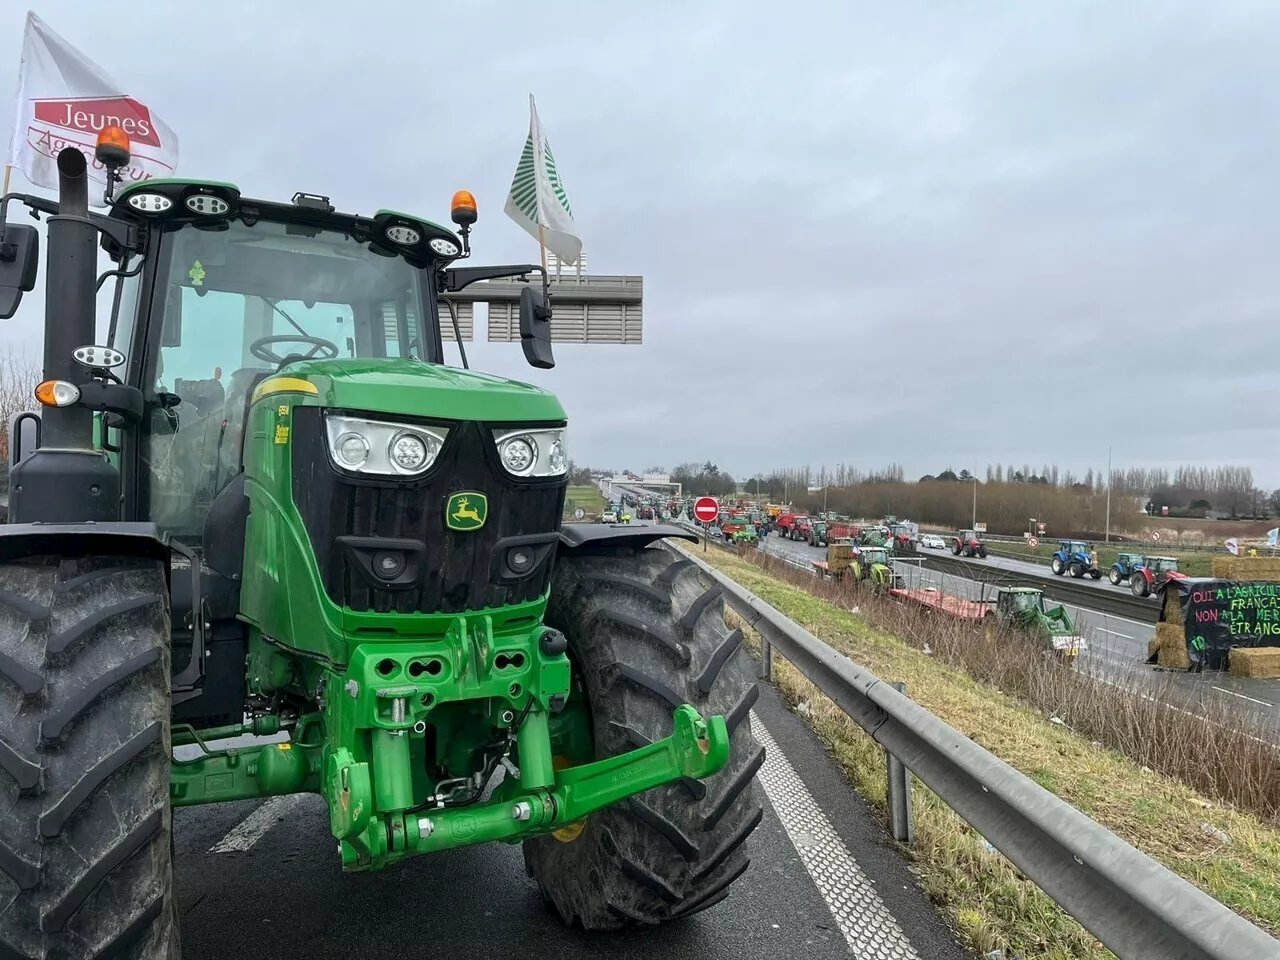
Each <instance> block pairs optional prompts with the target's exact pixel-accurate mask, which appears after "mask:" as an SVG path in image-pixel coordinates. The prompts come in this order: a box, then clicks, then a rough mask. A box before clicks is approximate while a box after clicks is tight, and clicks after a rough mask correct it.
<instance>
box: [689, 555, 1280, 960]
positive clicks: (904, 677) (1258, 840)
mask: <svg viewBox="0 0 1280 960" xmlns="http://www.w3.org/2000/svg"><path fill="white" fill-rule="evenodd" d="M698 555H699V558H700V559H705V560H706V561H707V562H709V563H711V564H712V565H714V566H715V567H717V568H718V569H719V570H721V571H722V572H723V573H725V574H726V575H728V576H729V577H731V578H732V579H733V580H735V581H736V582H738V583H740V584H742V585H743V586H744V587H746V588H747V589H748V590H750V591H752V592H753V593H755V594H757V595H758V596H760V597H761V598H762V599H764V600H766V601H767V602H768V603H770V604H772V605H773V606H774V607H776V608H777V609H778V610H779V611H781V612H782V613H784V614H785V615H786V616H788V617H790V618H791V619H793V620H795V621H796V622H797V623H799V624H801V625H802V626H804V627H805V628H806V629H807V630H809V631H811V632H812V633H813V634H815V635H816V636H818V637H819V638H821V639H822V640H824V641H825V642H826V643H828V644H830V645H831V646H832V647H834V648H835V649H837V650H839V651H840V652H842V653H843V654H845V655H846V656H848V657H849V658H850V659H851V660H853V661H854V662H855V663H857V664H859V665H861V666H863V667H866V668H867V669H869V670H871V671H872V672H873V673H874V674H876V675H877V676H879V677H881V678H883V679H884V680H886V681H901V682H904V683H905V684H906V688H907V693H908V695H909V696H910V697H911V699H912V700H914V701H915V702H917V703H919V704H920V705H921V706H923V707H925V708H926V709H928V710H929V711H931V712H932V713H934V714H935V715H937V716H938V717H939V718H941V719H942V720H943V721H945V722H946V723H948V724H950V725H951V726H952V727H954V728H955V729H957V730H959V731H960V732H962V733H964V734H966V735H967V736H969V737H970V738H971V739H973V740H974V741H976V742H977V743H979V744H980V745H981V746H983V747H985V748H986V749H987V750H990V751H991V752H992V753H993V754H995V755H996V756H998V757H999V758H1001V759H1003V760H1004V761H1006V762H1007V763H1009V764H1010V765H1011V766H1013V767H1015V768H1016V769H1018V770H1020V771H1022V772H1023V773H1024V774H1026V775H1027V776H1029V777H1031V778H1032V779H1033V780H1035V781H1036V782H1038V783H1040V785H1041V786H1043V787H1045V788H1046V789H1048V790H1050V791H1052V792H1053V793H1055V794H1057V795H1058V796H1059V797H1060V798H1062V799H1063V800H1065V801H1067V802H1068V803H1070V804H1072V805H1073V806H1075V807H1076V808H1078V809H1079V810H1081V811H1083V812H1084V813H1086V814H1088V815H1089V816H1090V817H1092V818H1093V819H1094V820H1096V821H1097V822H1098V823H1100V824H1102V825H1103V826H1105V827H1107V828H1108V829H1110V830H1111V831H1113V832H1114V833H1116V834H1117V835H1118V836H1120V837H1121V838H1122V839H1124V840H1125V841H1127V842H1128V843H1130V844H1132V845H1133V846H1134V847H1136V848H1137V849H1139V850H1141V851H1143V852H1144V853H1146V854H1147V855H1149V856H1151V857H1153V858H1154V859H1156V860H1158V861H1160V862H1161V863H1163V864H1164V865H1165V866H1166V867H1168V868H1169V869H1170V870H1173V871H1174V872H1176V873H1178V874H1179V875H1181V876H1182V877H1184V878H1186V879H1187V880H1188V881H1190V882H1191V883H1193V884H1195V885H1196V886H1198V887H1200V888H1201V889H1202V890H1204V891H1205V892H1206V893H1208V894H1209V895H1211V896H1213V897H1215V898H1216V899H1218V900H1219V901H1221V902H1222V903H1224V904H1226V905H1227V906H1229V907H1231V908H1232V909H1234V910H1236V911H1237V912H1239V913H1240V914H1241V915H1243V916H1244V917H1246V918H1248V919H1249V920H1251V921H1252V922H1254V923H1256V924H1258V925H1259V926H1261V927H1263V928H1264V929H1267V930H1268V931H1270V932H1272V933H1275V932H1277V931H1280V879H1278V878H1280V771H1278V770H1277V764H1276V752H1275V745H1274V742H1273V737H1272V738H1271V739H1268V736H1267V735H1266V734H1265V732H1264V731H1261V730H1259V729H1258V728H1255V727H1252V726H1250V725H1249V724H1248V723H1247V722H1246V721H1245V720H1243V719H1242V718H1241V717H1240V716H1239V715H1238V714H1232V713H1230V712H1229V711H1227V710H1226V709H1223V711H1222V713H1221V715H1212V716H1210V715H1207V714H1205V713H1204V709H1203V708H1200V712H1194V711H1191V710H1188V709H1183V708H1180V707H1179V706H1177V704H1176V702H1175V701H1174V700H1173V699H1171V698H1170V697H1166V696H1163V695H1162V696H1155V695H1152V689H1153V688H1152V687H1151V686H1150V685H1149V684H1146V683H1143V684H1139V683H1138V682H1137V681H1133V680H1126V679H1125V678H1123V677H1121V678H1119V679H1117V678H1115V677H1108V678H1105V679H1101V678H1098V677H1094V676H1091V675H1090V674H1089V673H1087V672H1086V671H1085V670H1083V669H1080V668H1071V667H1069V666H1065V665H1061V664H1059V663H1058V662H1056V661H1055V660H1053V659H1052V658H1046V656H1045V654H1044V651H1043V649H1042V648H1040V647H1038V646H1037V645H1036V644H1035V643H1034V642H1033V641H1031V640H1030V639H1029V638H1028V637H1026V636H1025V635H1022V634H1019V633H1016V632H1013V631H1008V630H1005V629H1003V628H1000V627H997V626H996V625H994V624H991V623H976V622H968V623H965V622H960V621H953V620H947V619H943V618H940V617H938V616H936V615H933V614H930V613H928V612H926V611H924V610H917V609H912V608H910V607H906V606H904V605H902V604H899V603H896V602H894V601H892V600H890V599H888V598H887V597H885V596H884V595H883V594H878V593H876V592H875V591H874V590H872V589H866V588H857V587H851V586H849V585H847V584H837V583H833V582H830V581H821V580H818V579H817V578H815V577H812V576H810V575H808V574H807V573H805V572H803V571H801V570H798V569H796V568H794V567H791V566H789V565H787V564H786V563H784V562H782V561H780V560H777V559H775V558H770V557H767V556H764V555H762V554H760V553H758V552H756V551H750V550H747V551H742V552H741V553H740V554H738V555H734V554H732V553H730V552H727V551H719V550H717V551H710V552H707V553H706V554H703V553H702V551H701V550H699V551H698ZM747 633H748V638H749V639H751V640H758V638H755V637H753V636H752V635H751V632H750V631H749V630H748V631H747ZM757 649H758V647H757ZM774 678H775V682H776V683H777V685H778V687H779V688H780V689H781V690H782V691H783V693H784V694H785V696H786V698H787V700H788V702H789V703H790V704H791V706H792V708H793V709H794V710H795V711H796V712H797V713H798V714H800V715H801V716H803V717H804V718H805V719H806V720H807V722H808V723H809V724H810V725H811V726H812V727H813V729H814V730H815V731H816V732H817V733H818V735H819V736H820V737H821V738H822V739H823V741H824V742H825V743H826V744H827V745H828V747H829V748H830V749H831V751H832V753H833V755H834V756H835V757H836V759H837V760H839V762H840V763H841V764H842V765H843V766H844V768H845V770H846V771H847V774H848V776H849V778H850V780H851V781H852V783H853V784H854V786H855V787H856V788H857V789H858V791H859V792H860V793H861V794H862V795H863V796H865V797H866V798H867V799H868V800H869V801H871V802H872V803H873V804H875V805H877V806H879V807H881V808H883V806H884V796H885V782H886V779H885V776H886V775H885V763H884V755H883V752H882V750H881V749H880V748H879V746H878V745H877V744H875V743H874V742H873V741H872V740H871V739H870V738H868V737H867V736H866V735H865V734H864V733H863V732H862V730H861V729H860V728H859V727H858V726H857V725H856V724H854V723H853V722H852V721H850V720H849V719H848V718H847V717H846V715H845V714H844V713H843V712H842V711H841V710H840V709H839V708H838V707H836V706H835V705H834V704H833V703H832V702H831V701H829V700H828V699H827V698H826V697H825V696H823V695H822V694H820V693H818V692H817V690H816V689H815V688H814V687H813V685H812V684H811V683H809V681H807V680H806V679H805V678H804V677H803V676H802V675H801V674H800V673H799V672H798V671H796V670H795V669H794V668H792V667H791V666H790V665H789V664H787V663H785V661H782V660H781V658H775V667H774ZM1148 679H1149V678H1148ZM1157 682H1158V681H1157ZM915 793H916V796H915V811H916V843H915V846H914V856H915V857H916V858H917V860H918V864H919V869H920V873H921V878H922V883H923V885H924V887H925V889H926V890H927V892H928V893H929V894H930V895H931V896H932V897H933V898H934V899H935V900H936V901H938V902H939V903H940V904H942V905H943V907H944V908H945V911H946V914H947V915H948V916H949V918H950V919H951V922H952V923H953V924H954V926H955V928H956V929H957V931H958V932H959V933H960V935H961V936H962V937H963V938H964V940H965V942H966V943H967V944H968V945H969V946H971V947H972V948H973V949H974V950H976V951H978V952H979V953H986V952H988V951H991V950H994V949H997V948H1001V947H1003V948H1005V949H1007V950H1008V951H1009V952H1010V955H1018V956H1022V957H1024V958H1027V960H1030V958H1033V957H1034V958H1046V960H1047V958H1063V957H1080V958H1086V957H1087V958H1094V957H1106V956H1110V953H1109V952H1108V951H1107V950H1106V949H1105V948H1103V947H1102V946H1101V945H1100V944H1098V943H1097V941H1096V940H1095V939H1094V938H1093V937H1092V936H1091V935H1090V934H1089V933H1088V932H1086V931H1085V930H1084V929H1083V928H1082V927H1080V926H1079V924H1077V923H1076V922H1075V921H1074V920H1072V919H1071V918H1070V917H1069V916H1067V915H1066V914H1065V913H1063V912H1062V910H1060V909H1059V908H1058V907H1057V906H1056V905H1055V904H1054V903H1053V901H1052V900H1050V899H1049V898H1048V897H1047V896H1046V895H1045V894H1044V893H1043V892H1041V891H1040V890H1039V888H1037V887H1036V886H1035V885H1034V884H1033V883H1031V881H1029V880H1028V879H1027V878H1026V877H1025V876H1023V875H1022V874H1021V873H1020V872H1019V871H1018V870H1017V869H1016V868H1015V867H1013V865H1012V864H1010V863H1009V862H1008V861H1007V860H1005V859H1004V857H1003V856H1001V855H1000V854H999V853H997V852H995V851H994V850H993V849H991V847H990V845H989V844H987V843H986V841H985V840H984V839H983V838H982V837H980V836H978V835H977V834H976V832H975V831H974V830H973V829H972V828H970V827H968V826H967V825H966V824H965V823H964V822H963V821H962V820H960V818H959V817H958V816H957V815H956V814H955V813H953V812H952V811H951V810H950V809H949V808H948V807H946V805H945V804H943V803H942V801H941V800H940V799H939V798H937V797H936V796H934V795H933V794H932V793H931V792H930V791H928V790H927V789H925V788H924V787H923V786H922V785H920V784H919V783H917V784H916V787H915Z"/></svg>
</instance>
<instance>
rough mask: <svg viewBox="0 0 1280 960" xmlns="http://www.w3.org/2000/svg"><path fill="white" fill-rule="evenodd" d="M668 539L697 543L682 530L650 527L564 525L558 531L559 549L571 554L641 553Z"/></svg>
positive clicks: (663, 526)
mask: <svg viewBox="0 0 1280 960" xmlns="http://www.w3.org/2000/svg"><path fill="white" fill-rule="evenodd" d="M668 537H672V538H678V539H681V540H689V541H691V542H693V543H697V542H698V536H697V535H696V534H693V533H690V532H689V531H688V530H685V529H683V528H682V527H672V526H666V525H661V524H651V525H649V526H645V527H629V526H614V525H612V524H605V523H566V524H564V525H563V526H562V527H561V528H560V550H561V551H566V550H567V551H569V552H571V553H572V552H573V551H575V550H586V549H590V548H592V547H634V548H635V549H637V550H641V549H643V548H645V547H647V546H648V545H649V544H651V543H653V542H654V541H655V540H665V539H667V538H668Z"/></svg>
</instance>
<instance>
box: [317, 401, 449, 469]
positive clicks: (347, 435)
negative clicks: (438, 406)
mask: <svg viewBox="0 0 1280 960" xmlns="http://www.w3.org/2000/svg"><path fill="white" fill-rule="evenodd" d="M324 425H325V431H326V433H327V434H328V437H329V456H330V458H331V459H332V460H333V462H334V463H335V464H336V465H337V466H339V467H341V468H342V469H344V470H350V471H352V472H353V473H374V474H381V475H383V476H401V477H413V476H417V475H418V474H421V473H425V472H426V471H427V470H429V469H431V465H432V464H433V463H435V462H436V457H438V456H439V455H440V449H441V448H442V447H443V446H444V441H445V438H446V437H448V435H449V431H448V430H446V429H445V428H443V427H434V426H432V427H427V426H423V425H421V424H414V423H392V422H390V421H387V420H365V419H363V418H361V417H343V416H338V415H336V414H331V415H330V416H327V417H325V421H324Z"/></svg>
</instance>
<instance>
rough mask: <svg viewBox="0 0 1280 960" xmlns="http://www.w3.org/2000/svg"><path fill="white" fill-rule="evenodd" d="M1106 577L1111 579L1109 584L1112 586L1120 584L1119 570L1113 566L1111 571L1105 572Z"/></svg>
mask: <svg viewBox="0 0 1280 960" xmlns="http://www.w3.org/2000/svg"><path fill="white" fill-rule="evenodd" d="M1107 579H1108V580H1110V581H1111V585H1112V586H1113V587H1118V586H1120V571H1118V570H1116V569H1114V568H1113V569H1112V570H1111V572H1110V573H1109V574H1107Z"/></svg>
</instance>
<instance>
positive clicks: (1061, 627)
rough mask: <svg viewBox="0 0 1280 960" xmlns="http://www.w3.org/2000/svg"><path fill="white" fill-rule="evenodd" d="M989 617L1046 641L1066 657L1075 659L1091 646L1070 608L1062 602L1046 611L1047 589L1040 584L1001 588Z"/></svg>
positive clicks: (988, 613) (1056, 651)
mask: <svg viewBox="0 0 1280 960" xmlns="http://www.w3.org/2000/svg"><path fill="white" fill-rule="evenodd" d="M987 616H988V617H995V618H996V619H998V620H1000V621H1001V622H1002V623H1008V624H1010V625H1012V626H1014V627H1017V628H1018V629H1019V630H1024V631H1026V632H1028V633H1030V634H1031V635H1032V636H1034V637H1036V638H1038V639H1040V640H1043V641H1044V642H1045V644H1046V645H1048V646H1049V647H1050V648H1051V649H1052V650H1053V652H1054V653H1056V654H1058V655H1059V656H1061V657H1063V658H1074V657H1076V656H1078V655H1079V653H1080V651H1081V650H1085V649H1088V648H1087V646H1086V644H1085V641H1084V638H1083V637H1081V636H1080V635H1079V634H1078V633H1077V632H1076V625H1075V623H1073V622H1072V620H1071V614H1069V613H1067V608H1066V607H1064V606H1062V605H1061V604H1059V605H1058V606H1056V607H1054V608H1053V609H1052V610H1046V609H1045V607H1044V591H1043V590H1041V589H1040V588H1039V587H1001V588H1000V590H999V591H998V592H997V594H996V600H995V608H994V609H993V610H989V611H987Z"/></svg>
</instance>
